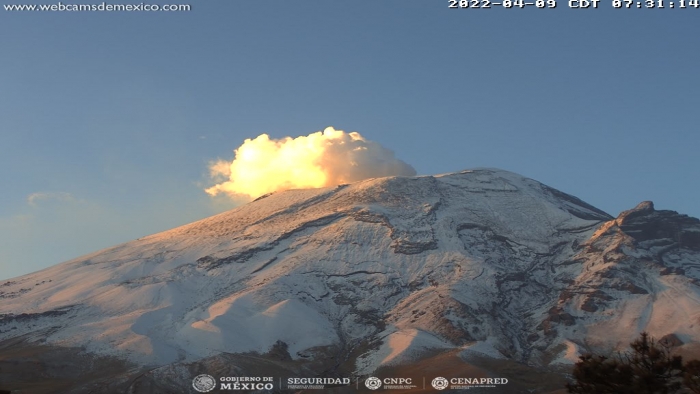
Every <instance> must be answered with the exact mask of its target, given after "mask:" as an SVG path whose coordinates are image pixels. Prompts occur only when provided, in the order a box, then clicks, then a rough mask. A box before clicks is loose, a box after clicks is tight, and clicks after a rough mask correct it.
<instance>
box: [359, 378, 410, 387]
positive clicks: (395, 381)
mask: <svg viewBox="0 0 700 394" xmlns="http://www.w3.org/2000/svg"><path fill="white" fill-rule="evenodd" d="M412 383H413V381H412V379H411V378H384V379H379V378H377V377H374V376H372V377H369V378H367V380H365V387H367V388H368V389H370V390H377V389H378V388H380V387H382V385H384V386H387V388H398V387H395V386H405V385H411V384H412Z"/></svg>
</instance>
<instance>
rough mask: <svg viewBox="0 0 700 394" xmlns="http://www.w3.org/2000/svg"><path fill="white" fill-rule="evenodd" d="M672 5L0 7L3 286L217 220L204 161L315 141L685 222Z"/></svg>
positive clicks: (683, 51) (695, 102) (683, 130)
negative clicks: (514, 176)
mask: <svg viewBox="0 0 700 394" xmlns="http://www.w3.org/2000/svg"><path fill="white" fill-rule="evenodd" d="M13 1H15V0H2V3H3V4H4V5H7V4H10V3H12V2H13ZM31 1H33V0H23V2H22V4H26V3H28V2H31ZM42 1H46V0H42ZM63 1H64V4H65V3H71V1H68V0H63ZM115 1H119V0H115ZM665 1H666V3H667V4H666V6H667V8H665V9H645V8H642V9H637V8H636V7H634V8H632V9H613V8H612V6H611V1H610V0H608V1H602V2H600V3H599V8H598V9H585V10H583V9H578V10H574V9H570V8H569V7H568V6H567V2H566V1H562V0H559V1H558V6H557V8H556V9H536V8H534V7H532V6H530V7H527V8H525V9H519V8H513V9H503V8H501V7H497V6H496V7H494V8H492V9H456V10H455V9H448V4H449V2H448V1H447V0H345V1H339V0H267V1H260V0H182V1H181V0H171V1H170V3H173V2H175V3H180V2H182V3H189V4H191V6H192V10H191V11H190V12H179V13H176V12H130V13H127V12H111V13H109V12H9V11H6V10H4V9H0V37H2V40H0V49H1V52H0V137H1V138H0V168H2V170H1V171H0V185H1V186H0V190H1V192H0V278H9V277H14V276H17V275H20V274H24V273H27V272H31V271H35V270H38V269H41V268H44V267H47V266H50V265H53V264H56V263H59V262H61V261H65V260H68V259H71V258H74V257H77V256H79V255H81V254H85V253H88V252H92V251H95V250H98V249H101V248H105V247H108V246H111V245H114V244H117V243H121V242H125V241H129V240H131V239H135V238H138V237H141V236H144V235H147V234H150V233H155V232H159V231H163V230H167V229H169V228H172V227H175V226H177V225H181V224H185V223H188V222H191V221H194V220H197V219H200V218H204V217H206V216H209V215H211V214H214V213H217V212H220V211H222V210H225V209H227V208H230V204H226V203H224V202H222V200H221V199H218V200H213V199H212V198H211V197H209V196H208V195H207V194H205V193H204V191H203V189H204V188H205V187H207V186H211V182H210V181H209V180H208V175H207V174H208V168H207V166H208V163H209V162H210V161H212V160H216V159H217V158H228V159H230V158H232V157H233V149H235V148H236V147H238V146H239V145H240V144H241V143H242V142H243V140H244V139H246V138H253V137H256V136H258V135H259V134H262V133H268V134H269V135H270V136H271V137H273V138H280V137H283V136H288V135H289V136H293V137H295V136H299V135H306V134H309V133H312V132H315V131H318V130H323V129H324V128H325V127H327V126H334V127H335V128H336V129H341V130H346V131H358V132H360V133H361V134H362V135H363V136H364V137H365V138H367V139H370V140H373V141H377V142H379V143H381V144H382V145H383V146H385V147H387V148H389V149H392V150H393V151H394V152H395V154H396V156H397V157H398V158H400V159H402V160H404V161H406V162H407V163H410V164H411V165H412V166H413V167H414V168H415V169H416V170H417V171H418V173H419V174H436V173H444V172H452V171H458V170H462V169H466V168H473V167H498V168H502V169H506V170H509V171H513V172H517V173H520V174H522V175H525V176H528V177H531V178H534V179H536V180H539V181H541V182H543V183H546V184H548V185H550V186H553V187H555V188H558V189H560V190H562V191H565V192H567V193H570V194H573V195H576V196H578V197H580V198H581V199H583V200H585V201H587V202H589V203H591V204H593V205H595V206H597V207H599V208H601V209H603V210H605V211H607V212H609V213H610V214H613V215H617V214H618V213H619V212H620V211H622V210H625V209H629V208H632V207H634V206H635V205H636V204H637V203H638V202H640V201H643V200H653V201H654V202H655V203H656V207H657V209H672V210H676V211H679V212H681V213H686V214H689V215H692V216H695V217H698V216H700V207H699V206H698V201H700V159H699V158H698V157H699V156H698V151H699V149H700V132H699V131H700V130H698V117H699V116H700V99H698V92H699V91H700V50H699V48H700V23H698V21H699V19H698V18H700V8H698V9H696V8H693V7H689V8H685V9H679V8H677V7H676V8H674V9H670V8H668V0H665ZM81 2H88V0H81ZM96 4H98V2H96Z"/></svg>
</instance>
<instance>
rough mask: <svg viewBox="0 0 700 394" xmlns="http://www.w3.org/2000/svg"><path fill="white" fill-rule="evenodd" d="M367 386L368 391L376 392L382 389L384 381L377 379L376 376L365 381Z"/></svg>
mask: <svg viewBox="0 0 700 394" xmlns="http://www.w3.org/2000/svg"><path fill="white" fill-rule="evenodd" d="M365 386H367V388H368V389H370V390H376V389H378V388H380V387H382V381H381V379H379V378H375V377H374V376H372V377H369V378H367V380H365Z"/></svg>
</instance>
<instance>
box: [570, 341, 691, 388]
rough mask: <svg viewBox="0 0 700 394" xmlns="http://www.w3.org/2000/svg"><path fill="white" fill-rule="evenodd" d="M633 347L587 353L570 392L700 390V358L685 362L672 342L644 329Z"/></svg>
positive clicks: (583, 357)
mask: <svg viewBox="0 0 700 394" xmlns="http://www.w3.org/2000/svg"><path fill="white" fill-rule="evenodd" d="M630 346H631V348H632V349H631V350H630V351H627V352H625V353H618V354H617V356H615V357H610V358H608V357H604V356H599V355H591V354H587V355H584V356H581V357H580V360H579V361H578V362H577V363H576V365H575V366H574V370H573V376H574V378H575V379H576V382H575V383H569V384H567V385H566V388H567V390H568V392H569V393H576V394H593V393H600V394H605V393H610V394H612V393H615V394H674V393H696V394H700V361H698V360H692V361H689V362H687V363H686V364H685V365H684V364H683V359H682V357H681V356H674V355H671V352H670V348H669V346H668V345H665V344H659V343H658V342H656V341H655V340H654V339H653V338H650V337H649V334H647V333H646V332H643V333H641V334H640V336H639V338H637V339H636V340H635V341H634V342H632V343H631V344H630Z"/></svg>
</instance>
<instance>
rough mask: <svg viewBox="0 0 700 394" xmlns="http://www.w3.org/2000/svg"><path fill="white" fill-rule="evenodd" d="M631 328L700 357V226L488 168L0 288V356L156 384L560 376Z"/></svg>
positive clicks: (235, 219) (288, 212) (272, 206)
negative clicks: (431, 361)
mask: <svg viewBox="0 0 700 394" xmlns="http://www.w3.org/2000/svg"><path fill="white" fill-rule="evenodd" d="M642 330H646V331H648V332H650V333H651V334H652V335H654V336H656V337H657V338H661V337H666V338H667V339H669V340H672V342H673V343H674V344H675V345H677V346H678V347H679V349H687V350H689V351H697V350H698V349H700V348H698V347H697V345H698V343H700V221H698V219H695V218H691V217H687V216H685V215H680V214H678V213H676V212H673V211H656V210H654V207H653V204H652V203H650V202H644V203H642V204H640V205H639V206H637V207H636V208H634V209H632V210H630V211H626V212H623V213H622V214H620V216H619V217H617V218H613V217H611V216H609V215H608V214H606V213H605V212H602V211H601V210H599V209H596V208H595V207H593V206H591V205H589V204H586V203H585V202H583V201H581V200H579V199H577V198H575V197H573V196H570V195H568V194H565V193H562V192H560V191H558V190H555V189H553V188H550V187H548V186H546V185H543V184H541V183H539V182H536V181H534V180H531V179H528V178H524V177H522V176H520V175H517V174H513V173H510V172H506V171H501V170H495V169H477V170H469V171H462V172H459V173H451V174H445V175H438V176H423V177H390V178H379V179H371V180H366V181H362V182H358V183H354V184H350V185H341V186H338V187H334V188H323V189H311V190H289V191H285V192H278V193H274V194H271V195H268V196H263V197H260V198H258V199H257V200H255V201H253V202H251V203H249V204H247V205H244V206H241V207H239V208H236V209H234V210H231V211H229V212H226V213H223V214H220V215H217V216H214V217H211V218H208V219H204V220H201V221H198V222H195V223H192V224H189V225H186V226H182V227H179V228H176V229H173V230H170V231H166V232H163V233H159V234H155V235H152V236H148V237H144V238H141V239H138V240H135V241H132V242H128V243H125V244H122V245H119V246H116V247H113V248H110V249H106V250H103V251H100V252H97V253H94V254H91V255H87V256H83V257H80V258H78V259H75V260H72V261H68V262H66V263H62V264H59V265H56V266H54V267H51V268H48V269H45V270H42V271H39V272H36V273H33V274H29V275H25V276H22V277H18V278H15V279H12V280H9V281H6V282H5V283H0V355H1V354H2V349H6V350H7V349H9V350H11V349H13V347H14V348H17V347H22V346H28V345H41V346H52V347H64V348H78V349H81V352H84V353H85V354H92V355H99V356H109V357H112V358H114V359H116V360H123V361H124V362H125V363H128V364H129V365H131V366H134V368H136V369H139V368H154V367H159V366H160V367H161V371H165V370H167V368H176V366H178V365H179V366H186V365H190V366H191V365H194V364H193V363H197V362H199V361H200V360H202V359H206V358H208V357H209V358H211V357H216V356H217V355H221V354H247V355H251V354H258V355H263V354H271V352H272V353H275V352H277V353H278V354H282V358H283V359H285V360H286V361H287V362H290V363H294V362H299V363H302V362H309V360H313V359H315V358H322V357H326V358H329V359H332V360H335V361H334V362H335V367H340V366H341V365H344V368H346V370H347V371H352V372H353V373H354V374H356V375H366V374H370V373H372V372H374V371H375V370H376V369H377V368H379V367H381V366H387V365H400V364H402V363H411V362H414V361H416V360H419V359H420V358H421V357H423V356H424V355H425V354H428V353H430V351H431V350H436V349H437V350H445V351H446V350H449V349H454V350H459V351H460V352H461V353H460V354H463V355H464V354H474V355H482V356H488V357H491V358H496V359H511V360H514V361H518V362H521V363H524V364H528V365H531V366H538V367H553V366H556V365H565V364H570V363H572V362H574V361H575V360H576V358H577V355H578V354H579V353H583V352H585V351H589V350H598V351H600V350H603V351H605V350H612V349H615V348H618V347H624V346H626V345H627V344H628V343H629V342H630V341H631V340H633V339H634V338H635V337H636V336H637V334H638V333H639V332H640V331H642ZM699 353H700V352H699ZM163 366H167V367H163ZM0 367H1V366H0ZM163 368H166V369H165V370H164V369H163ZM317 372H319V373H320V372H322V371H317ZM162 373H165V372H162Z"/></svg>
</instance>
